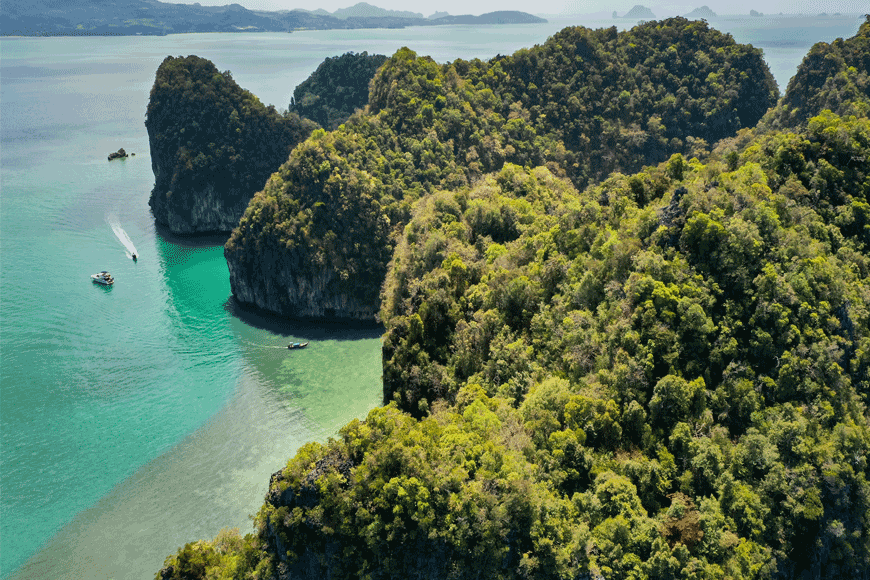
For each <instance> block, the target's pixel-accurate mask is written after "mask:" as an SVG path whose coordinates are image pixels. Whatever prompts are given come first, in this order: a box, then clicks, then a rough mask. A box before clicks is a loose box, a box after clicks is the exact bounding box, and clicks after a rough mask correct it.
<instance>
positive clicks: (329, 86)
mask: <svg viewBox="0 0 870 580" xmlns="http://www.w3.org/2000/svg"><path fill="white" fill-rule="evenodd" d="M386 60H387V57H386V56H384V55H382V54H372V55H370V54H369V53H367V52H365V51H363V52H362V53H359V54H355V53H353V52H348V53H345V54H343V55H341V56H336V57H332V58H327V59H326V60H324V61H323V62H322V63H320V65H319V66H318V67H317V70H315V71H314V72H313V73H312V74H311V76H309V77H308V78H307V79H305V80H304V81H303V82H302V83H300V84H299V85H298V86H297V87H296V88H295V89H294V90H293V98H292V99H291V100H290V107H289V110H290V111H291V112H293V113H297V114H298V115H299V116H300V117H305V118H306V119H311V120H312V121H315V122H317V123H318V124H319V125H320V126H321V127H323V128H325V129H329V130H334V129H337V128H338V126H339V125H341V124H342V123H343V122H344V121H346V120H347V118H348V117H350V116H351V115H352V114H353V113H354V111H356V110H357V109H362V108H363V107H365V106H366V104H367V103H368V102H369V81H370V80H371V79H372V77H373V76H375V72H377V70H378V69H379V68H380V67H381V65H382V64H384V61H386Z"/></svg>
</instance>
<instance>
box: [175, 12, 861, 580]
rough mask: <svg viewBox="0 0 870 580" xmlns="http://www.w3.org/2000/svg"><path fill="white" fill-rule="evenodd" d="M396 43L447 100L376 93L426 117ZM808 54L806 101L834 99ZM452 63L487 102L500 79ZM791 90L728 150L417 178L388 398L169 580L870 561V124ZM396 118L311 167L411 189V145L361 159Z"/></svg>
mask: <svg viewBox="0 0 870 580" xmlns="http://www.w3.org/2000/svg"><path fill="white" fill-rule="evenodd" d="M868 34H870V17H868V23H867V24H865V25H864V26H862V27H861V29H860V30H859V34H858V35H857V36H856V37H855V38H852V39H849V40H847V41H844V42H843V46H844V47H845V48H846V49H849V50H852V49H853V48H854V47H856V46H858V47H864V48H859V49H855V50H857V51H858V52H862V53H866V47H867V46H868V45H867V43H866V39H867V36H868ZM814 50H815V49H814ZM397 60H398V59H396V58H394V59H392V60H391V61H389V62H388V63H387V64H386V65H385V67H384V68H382V69H381V71H380V72H379V76H382V75H391V78H392V79H394V80H396V82H395V84H394V83H392V81H391V82H390V84H389V85H387V87H394V86H395V87H398V86H402V81H403V79H404V80H408V79H409V78H410V79H413V81H414V86H415V87H417V88H416V93H415V94H416V95H423V97H417V96H414V97H409V96H408V95H405V96H404V97H402V95H401V90H400V89H392V88H387V89H384V93H386V94H387V96H386V97H385V96H384V95H383V94H376V93H377V88H378V85H377V84H376V85H375V88H374V89H373V92H372V102H376V101H377V102H386V101H389V100H390V99H391V98H392V97H391V96H390V95H389V94H390V93H391V92H392V93H393V94H395V95H396V98H393V100H392V101H391V102H393V103H396V105H393V106H392V107H395V109H394V110H395V112H400V111H405V110H407V111H410V112H413V111H415V108H414V107H415V106H418V105H416V104H415V100H414V99H417V98H419V99H420V100H422V101H423V102H424V104H423V105H422V107H424V108H425V106H426V104H425V103H426V102H427V98H424V97H425V96H426V95H428V94H430V93H435V94H437V93H438V91H439V90H440V88H441V87H442V86H443V83H442V84H439V83H440V77H438V76H437V75H436V74H435V71H437V70H438V69H437V66H436V65H434V64H431V63H430V62H429V61H424V60H423V59H415V58H408V59H407V61H406V62H408V63H413V66H418V65H419V68H418V69H416V70H417V71H418V72H419V71H422V72H425V71H432V73H433V74H432V76H426V77H423V76H422V75H420V74H416V75H409V74H405V73H407V71H408V68H404V69H403V68H401V67H398V66H392V67H391V63H392V64H395V63H396V61H397ZM811 64H812V63H811V59H808V60H807V61H805V62H804V64H803V65H802V68H801V70H800V71H799V75H800V74H803V75H804V76H803V78H805V79H806V83H805V84H804V85H802V86H809V87H817V89H815V91H816V92H811V93H810V94H806V95H804V97H803V98H804V99H805V102H807V103H821V102H823V100H822V99H821V98H820V97H819V96H818V94H817V92H822V91H830V95H831V96H828V97H825V102H828V101H830V100H831V99H834V98H836V89H835V87H833V85H830V84H828V82H827V81H824V80H822V79H820V78H818V76H819V75H821V76H823V75H825V74H827V73H826V72H825V71H824V70H820V69H812V70H810V71H809V72H808V71H807V70H805V69H806V68H807V67H810V66H811ZM813 71H816V72H813ZM403 75H404V76H403ZM456 78H461V77H459V76H458V74H457V77H456ZM424 79H425V80H424ZM451 82H452V83H453V85H451V87H455V88H451V89H450V91H452V93H453V95H457V94H464V95H466V96H467V98H468V100H467V101H464V102H463V101H460V103H461V106H462V107H463V108H465V106H466V103H467V104H468V107H467V108H466V109H465V110H466V111H471V112H475V109H474V107H473V106H472V104H471V103H472V102H476V101H475V98H473V97H474V96H476V98H477V99H489V98H491V97H490V96H489V95H490V94H494V93H486V88H485V87H484V88H479V89H474V90H472V89H468V90H462V89H463V88H464V87H466V88H467V84H465V83H463V82H458V83H457V82H456V80H455V79H454V80H452V81H451ZM793 86H794V87H796V86H798V85H797V84H796V83H793V85H790V89H789V91H792V90H796V89H793ZM840 86H841V87H842V90H843V91H844V92H843V94H842V95H841V96H842V102H843V103H844V104H845V106H847V107H848V106H849V105H848V103H847V101H848V100H849V94H850V92H849V88H848V85H840ZM381 87H382V88H383V85H381ZM447 94H448V95H450V94H451V93H450V92H448V93H447ZM481 95H485V96H481ZM436 98H437V97H436ZM795 98H796V97H795V96H794V95H791V94H786V96H785V97H784V99H783V104H781V105H780V107H781V108H780V109H777V110H775V111H773V112H772V113H771V114H770V116H769V117H767V118H766V120H765V121H764V122H763V123H761V124H759V125H758V126H757V127H756V128H755V129H751V130H750V129H746V130H742V131H741V132H740V133H739V134H738V135H737V136H735V137H730V138H727V139H723V140H722V141H720V142H719V143H718V144H717V145H716V146H715V147H714V149H713V151H712V153H711V154H709V155H707V156H704V157H702V158H698V157H688V156H684V155H682V154H680V153H673V154H671V155H670V156H669V157H668V158H667V159H666V160H664V161H663V162H662V163H659V164H658V165H649V166H646V167H643V168H642V169H641V170H640V171H635V172H631V173H629V172H624V173H614V174H612V175H610V176H609V177H608V178H606V179H605V180H603V181H601V182H600V183H593V184H591V185H589V186H587V187H584V188H577V187H576V185H575V183H572V181H571V180H570V179H568V178H567V177H565V176H564V175H562V174H560V172H559V169H560V166H559V165H558V164H552V163H551V167H552V168H550V167H546V166H538V167H534V166H533V164H531V163H527V164H525V165H526V166H521V165H518V164H513V163H511V162H510V160H507V162H505V161H502V162H501V163H497V164H491V161H488V160H486V159H485V158H484V157H483V156H478V157H477V158H475V159H474V160H473V162H476V163H479V164H480V167H489V168H490V169H488V170H486V172H485V174H483V175H479V174H477V173H476V171H477V170H474V169H469V165H470V163H471V162H467V163H468V164H466V165H464V166H462V165H460V164H458V163H457V164H456V166H455V168H453V166H451V169H449V170H444V169H441V170H440V171H438V170H437V166H436V167H435V169H433V171H432V172H431V173H425V172H420V173H417V174H416V175H417V176H418V177H417V181H416V182H415V183H417V188H416V189H415V190H412V192H413V193H412V197H414V198H416V201H415V202H414V203H413V205H412V206H411V207H410V209H409V210H407V211H409V212H410V218H409V219H407V220H406V225H405V226H404V227H403V228H402V229H401V231H400V232H399V235H398V238H397V240H396V242H395V248H394V251H393V253H392V260H391V263H390V266H389V269H388V273H387V277H386V282H385V284H384V285H383V289H382V301H381V303H382V311H381V312H382V314H381V317H382V319H383V321H384V323H385V325H386V334H385V337H384V346H383V355H384V399H385V401H384V402H385V404H386V406H385V407H383V408H379V409H375V410H374V411H372V412H371V413H370V414H369V416H368V418H367V419H366V421H365V422H359V421H354V422H352V423H351V424H349V425H347V426H346V427H344V428H343V429H342V430H341V432H340V436H339V437H338V438H337V439H336V440H330V441H328V442H326V443H325V444H320V443H311V444H308V445H306V446H305V447H303V448H302V449H301V450H300V451H299V452H298V453H297V454H296V456H295V457H294V458H292V459H291V460H290V461H289V463H288V465H287V466H286V467H285V468H284V469H282V470H281V471H279V472H277V473H276V474H274V475H273V476H272V480H271V482H270V489H269V492H268V494H267V496H266V501H265V504H264V505H263V507H262V508H261V510H260V512H259V514H258V515H257V517H256V520H255V524H256V531H255V533H253V534H249V535H247V536H245V537H244V538H242V537H240V536H239V535H238V534H234V533H231V532H223V533H222V534H221V535H219V537H218V538H216V539H215V540H214V541H212V542H197V543H192V544H188V545H187V546H185V547H184V548H182V549H181V550H180V551H179V552H178V553H177V554H175V555H173V556H170V557H169V558H168V559H167V562H166V567H165V568H164V569H163V570H162V571H161V572H160V573H159V574H158V578H164V579H169V578H173V579H176V578H177V579H181V578H238V579H243V578H244V579H247V578H260V579H265V578H289V577H293V578H297V577H299V578H312V579H313V578H396V579H399V578H426V579H429V578H432V579H435V578H439V579H440V578H469V577H480V578H508V579H509V578H554V579H555V578H560V579H562V578H564V579H568V578H571V579H577V578H605V579H608V580H609V579H617V578H635V579H653V578H655V579H670V578H698V579H701V578H731V579H735V580H736V579H744V578H782V579H786V578H799V577H810V578H846V579H853V578H854V579H856V580H857V579H861V578H866V577H867V575H868V573H870V481H868V477H870V463H868V460H870V457H868V453H870V415H868V408H867V403H868V397H870V165H868V164H867V163H866V162H863V161H861V160H866V159H867V158H868V157H870V119H868V117H867V115H866V111H865V112H864V113H863V114H859V115H853V114H850V115H848V116H846V115H838V114H836V113H834V112H832V111H830V110H817V111H811V112H810V111H804V113H802V115H804V114H805V115H806V121H805V122H798V123H796V124H795V126H794V127H792V128H782V127H779V126H777V122H776V119H778V118H781V117H779V115H782V114H783V113H782V110H783V108H784V107H786V106H789V105H787V103H790V102H795V101H794V99H795ZM449 103H450V98H449V97H445V102H444V103H443V106H444V108H445V109H446V108H447V106H448V105H449ZM402 107H404V109H403V108H402ZM433 108H434V107H433ZM424 110H425V109H424ZM844 110H846V111H853V110H855V111H858V112H860V111H861V109H860V106H858V107H856V108H855V109H848V108H847V109H844ZM419 114H420V117H421V118H423V119H425V115H429V114H430V113H424V112H422V111H420V113H419ZM432 114H433V116H434V111H433V113H432ZM496 115H497V113H495V112H493V113H492V114H486V115H484V116H483V119H485V120H488V119H493V118H496V117H495V116H496ZM469 117H471V115H466V116H465V118H469ZM517 118H519V117H517ZM471 119H472V121H473V122H478V123H481V125H483V126H486V125H485V124H484V123H483V121H480V120H479V117H477V118H475V117H471ZM379 120H380V121H381V122H382V123H386V122H387V119H380V118H379V117H358V118H356V121H355V123H356V124H355V125H354V122H352V123H350V126H356V127H358V129H359V130H360V132H359V133H356V134H355V135H352V133H351V132H349V130H348V129H345V131H344V132H342V131H338V132H335V133H332V134H322V133H317V134H315V136H314V138H313V139H312V140H310V141H309V142H307V143H306V145H305V146H303V147H300V148H299V149H297V151H295V152H294V154H293V157H292V158H291V160H290V162H289V164H293V163H296V164H298V165H299V166H300V167H302V168H305V171H307V172H311V171H313V168H315V167H318V165H317V163H316V162H314V161H311V162H309V161H307V160H306V159H305V158H304V155H308V154H309V153H303V152H304V151H310V152H311V153H310V155H311V156H312V157H311V159H312V160H313V159H320V158H323V157H325V156H329V158H330V159H332V161H331V165H332V166H333V167H336V168H337V171H334V172H332V173H329V174H328V175H329V176H330V177H329V179H334V180H338V179H339V178H342V179H343V178H344V177H343V176H344V175H347V176H348V177H347V179H348V181H352V180H358V179H360V178H361V176H365V175H371V176H372V179H381V180H382V181H381V183H384V184H389V183H392V184H400V183H406V182H405V181H403V180H405V179H407V180H410V178H409V177H408V176H407V175H406V174H401V176H399V174H393V173H390V172H388V171H386V170H383V169H380V170H379V171H376V170H377V169H379V168H387V169H391V168H393V167H395V166H396V165H395V164H397V163H398V162H397V161H395V158H397V157H398V156H400V155H401V151H402V150H401V149H395V145H396V144H401V143H403V141H402V138H403V137H401V136H397V137H396V138H395V139H396V140H395V141H393V142H392V143H393V146H394V149H392V151H393V152H394V153H393V154H394V155H395V156H396V157H395V158H394V157H389V156H388V155H389V153H388V152H389V151H390V150H389V149H388V145H389V143H390V142H387V141H381V142H379V143H378V146H379V147H380V148H381V149H380V151H382V152H383V156H384V161H375V160H369V161H368V162H369V163H370V165H357V164H358V163H362V161H359V160H358V159H357V157H355V155H359V151H360V150H363V149H364V146H363V144H362V143H363V142H365V143H368V141H369V140H371V141H375V137H374V135H376V134H377V133H376V132H375V133H373V132H370V133H368V134H367V135H366V136H365V137H363V136H361V135H362V134H363V133H362V129H364V128H367V127H368V128H371V127H378V125H377V123H378V121H379ZM391 121H392V122H393V123H394V124H395V125H396V126H403V127H411V128H413V127H417V126H418V124H419V123H420V121H418V120H417V117H416V115H410V116H402V117H396V116H394V117H391ZM346 127H348V125H346ZM368 130H369V131H373V129H368ZM532 131H535V130H534V129H532ZM433 133H434V134H435V135H436V136H437V128H436V129H435V130H433ZM496 134H498V133H497V132H494V133H491V135H496ZM394 135H396V133H394ZM486 136H487V135H484V136H483V137H482V138H481V137H478V139H482V140H483V139H485V138H486ZM544 142H546V141H545V140H544V141H535V140H534V139H532V140H531V141H530V145H529V146H528V147H527V148H525V149H517V151H519V152H520V153H518V154H520V155H528V156H529V158H530V159H534V158H535V155H539V156H540V157H538V158H539V159H540V158H544V157H546V155H547V153H546V152H541V151H539V150H537V149H536V147H537V146H539V145H540V144H541V143H544ZM317 143H321V145H317V147H320V148H322V149H323V151H322V152H315V144H317ZM432 143H433V144H435V143H437V142H436V141H435V140H434V138H433V139H432ZM348 144H351V145H352V146H350V145H348ZM508 144H510V145H512V144H513V141H509V142H508ZM354 147H357V149H354ZM365 147H369V148H371V145H370V144H367V145H365ZM446 150H447V151H449V149H446ZM333 151H336V152H339V153H340V154H341V155H336V154H335V153H334V152H333ZM396 151H398V152H396ZM514 154H517V153H516V152H515V153H514ZM339 157H341V158H342V159H344V160H345V161H341V160H340V159H339ZM480 159H483V161H480ZM345 162H346V163H347V164H348V166H345V165H342V163H345ZM495 165H497V167H496V166H495ZM539 165H541V164H539ZM409 166H411V165H410V164H409ZM285 167H286V166H285ZM353 167H360V168H361V169H356V170H354V171H351V168H353ZM406 167H407V166H406ZM463 168H464V169H463ZM327 169H328V168H327ZM294 171H295V170H292V171H291V170H286V174H287V175H290V174H294ZM565 173H567V172H565ZM326 175H327V173H323V174H322V175H321V176H320V177H318V176H317V175H313V177H312V178H311V180H313V179H314V178H315V177H316V178H318V179H320V180H321V182H326V181H328V180H327V179H326V178H325V176H326ZM388 175H389V176H390V177H387V176H388ZM412 175H413V173H412ZM469 177H471V179H469ZM285 179H286V176H285V177H278V176H276V178H275V179H273V180H272V181H270V186H271V187H277V186H281V184H282V182H283V181H284V180H285ZM390 180H392V181H390ZM294 187H295V186H294ZM318 187H320V186H318ZM330 187H331V186H330ZM330 187H325V186H324V187H322V188H321V189H323V191H325V192H331V191H334V190H333V189H330ZM335 187H338V185H336V186H335ZM353 187H358V188H361V187H362V186H353ZM268 190H269V187H267V191H268ZM361 190H362V189H361ZM347 191H348V192H354V191H357V190H354V189H352V188H351V187H350V186H348V188H347ZM362 191H364V193H365V195H364V196H362V197H364V198H366V199H368V197H367V196H368V195H369V194H370V192H371V191H372V190H369V189H364V190H362ZM318 195H321V197H322V198H323V199H325V200H327V201H328V200H329V199H331V198H330V196H332V194H331V193H329V194H328V195H325V194H320V193H318ZM261 197H262V196H261V195H258V197H257V199H260V198H261ZM257 199H255V201H254V203H252V207H255V208H256V211H257V212H262V211H266V209H267V208H268V207H273V208H274V207H275V206H280V205H281V204H286V203H291V202H290V201H285V200H282V198H281V197H280V196H276V198H275V201H274V203H272V202H270V204H265V203H259V204H257ZM372 199H382V200H383V199H387V198H386V194H382V196H381V197H380V198H378V196H377V194H376V193H375V194H374V195H373V197H372ZM330 203H333V202H330ZM342 203H348V202H342ZM405 203H406V202H405V201H400V200H399V198H395V197H394V198H393V199H392V200H391V201H390V202H389V203H381V206H382V207H388V208H391V209H390V211H391V212H392V213H391V214H389V215H393V216H395V217H397V218H398V217H401V216H403V215H404V212H405V211H406V210H405ZM372 207H374V206H372ZM291 209H293V210H294V211H300V212H304V211H305V210H297V209H296V208H291ZM312 211H313V210H312ZM255 215H256V213H250V212H249V216H247V217H246V219H247V218H248V217H250V218H252V221H256V220H253V217H254V216H255ZM305 220H307V221H304V220H303V221H301V222H299V223H302V225H303V227H308V230H309V231H312V230H315V229H316V227H315V225H316V223H317V222H316V220H313V219H312V218H311V217H310V216H309V217H306V218H305ZM277 224H278V225H276V226H274V227H287V226H285V225H281V222H277ZM252 227H253V226H252V224H251V223H248V224H247V225H246V226H245V228H241V229H242V230H244V231H248V232H253V231H254V230H252V229H251V228H252ZM234 236H235V234H234ZM288 239H289V238H288Z"/></svg>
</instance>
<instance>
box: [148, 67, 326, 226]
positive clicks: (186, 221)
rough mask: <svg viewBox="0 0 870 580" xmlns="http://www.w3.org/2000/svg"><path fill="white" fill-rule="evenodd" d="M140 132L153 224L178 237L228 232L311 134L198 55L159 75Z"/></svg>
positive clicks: (309, 125) (294, 117)
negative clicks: (146, 151) (146, 147)
mask: <svg viewBox="0 0 870 580" xmlns="http://www.w3.org/2000/svg"><path fill="white" fill-rule="evenodd" d="M145 126H146V128H147V130H148V138H149V142H150V146H151V167H152V169H153V171H154V189H153V190H152V192H151V199H150V201H149V204H150V205H151V210H152V212H153V213H154V218H155V219H156V220H157V222H159V223H161V224H164V225H166V226H167V227H168V228H169V229H170V230H171V231H172V232H173V233H176V234H200V233H212V232H229V231H230V230H232V228H233V227H235V226H236V225H237V224H238V221H239V218H240V217H241V216H242V214H243V213H244V211H245V208H246V207H247V206H248V202H249V201H250V200H251V198H252V197H253V195H254V193H256V192H257V191H258V190H259V189H261V188H262V187H263V184H264V183H265V182H266V179H267V178H268V177H269V175H270V174H271V173H272V172H273V171H275V170H276V169H277V168H278V167H279V166H280V165H281V163H283V162H284V161H286V160H287V157H288V156H289V154H290V151H291V150H292V149H293V147H294V146H295V145H296V144H297V143H299V142H300V141H301V140H303V139H304V138H305V137H307V136H308V135H309V134H310V133H311V131H312V130H313V129H314V127H316V124H315V123H314V122H312V121H308V120H303V119H301V118H299V117H298V116H297V115H295V114H287V115H281V114H280V113H278V112H277V111H276V110H275V108H274V107H271V106H269V107H266V106H265V105H263V104H262V103H261V102H260V101H259V99H257V97H256V96H254V95H253V94H251V93H250V92H248V91H246V90H244V89H242V88H241V87H239V86H238V84H236V82H235V81H234V80H233V78H232V75H230V73H229V71H227V72H224V73H221V72H219V71H218V70H217V68H216V67H215V66H214V64H212V63H211V61H209V60H206V59H204V58H200V57H197V56H188V57H186V58H182V57H178V58H174V57H171V56H170V57H167V58H166V59H165V60H164V61H163V63H162V64H161V65H160V67H159V68H158V69H157V74H156V78H155V81H154V87H153V88H152V89H151V98H150V101H149V103H148V111H147V119H146V121H145Z"/></svg>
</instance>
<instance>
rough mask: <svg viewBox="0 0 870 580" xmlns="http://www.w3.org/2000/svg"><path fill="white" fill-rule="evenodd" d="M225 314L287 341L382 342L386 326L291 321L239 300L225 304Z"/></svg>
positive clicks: (350, 321)
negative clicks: (374, 340)
mask: <svg viewBox="0 0 870 580" xmlns="http://www.w3.org/2000/svg"><path fill="white" fill-rule="evenodd" d="M224 310H226V311H227V312H228V313H229V314H231V315H232V316H234V317H236V318H237V319H239V320H240V321H241V322H243V323H245V324H246V325H248V326H251V327H254V328H259V329H262V330H266V331H268V332H270V333H272V334H275V335H279V336H284V337H291V336H293V337H304V340H316V341H321V340H339V341H343V340H365V339H374V338H378V339H379V338H381V336H382V335H383V334H384V326H383V325H382V324H380V323H377V322H368V321H360V320H355V319H350V318H347V319H344V318H336V319H331V320H322V319H316V318H288V317H282V316H276V315H274V314H271V313H270V312H268V311H266V310H263V309H261V308H258V307H256V306H253V305H250V304H243V303H242V302H240V301H238V300H237V299H236V298H235V296H230V297H229V298H227V301H226V302H225V303H224Z"/></svg>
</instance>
